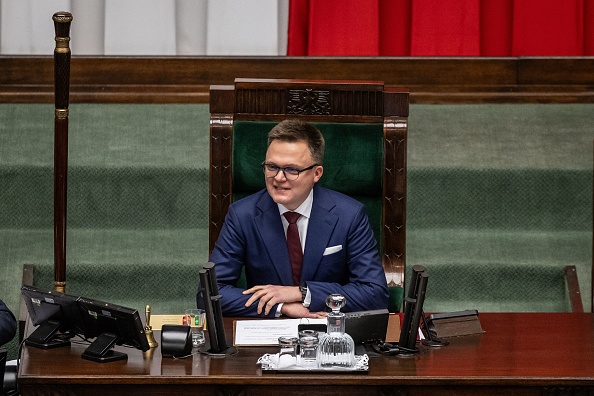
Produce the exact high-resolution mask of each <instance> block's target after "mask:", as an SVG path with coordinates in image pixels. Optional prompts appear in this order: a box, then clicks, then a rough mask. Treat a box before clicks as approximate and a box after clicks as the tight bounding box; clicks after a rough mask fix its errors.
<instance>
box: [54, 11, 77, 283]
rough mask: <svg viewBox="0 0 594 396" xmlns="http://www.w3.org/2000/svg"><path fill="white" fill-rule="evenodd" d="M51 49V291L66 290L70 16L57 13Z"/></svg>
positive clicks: (67, 13) (65, 13)
mask: <svg viewBox="0 0 594 396" xmlns="http://www.w3.org/2000/svg"><path fill="white" fill-rule="evenodd" d="M52 19H53V20H54V28H55V31H56V48H55V49H54V89H55V91H54V94H55V104H56V108H55V113H54V289H55V290H56V291H58V292H62V293H63V292H64V291H65V290H66V194H67V178H68V97H69V91H70V24H71V22H72V14H70V13H69V12H63V11H60V12H56V13H55V14H54V16H53V18H52Z"/></svg>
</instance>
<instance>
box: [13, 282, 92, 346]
mask: <svg viewBox="0 0 594 396" xmlns="http://www.w3.org/2000/svg"><path fill="white" fill-rule="evenodd" d="M21 295H22V296H23V300H24V301H25V305H26V306H27V311H28V312H29V317H30V318H31V321H32V322H33V324H34V325H36V326H37V328H36V329H35V330H34V331H33V333H31V335H29V336H28V337H27V338H26V339H25V344H26V345H29V346H33V347H36V348H42V349H50V348H57V347H62V346H68V345H70V340H69V339H70V338H72V337H73V336H75V335H77V334H83V333H84V325H83V322H82V317H81V315H80V310H79V308H78V303H77V301H78V299H79V297H76V296H71V295H68V294H64V293H59V292H55V291H51V290H50V291H48V290H44V289H40V288H37V287H34V286H30V285H23V286H22V287H21Z"/></svg>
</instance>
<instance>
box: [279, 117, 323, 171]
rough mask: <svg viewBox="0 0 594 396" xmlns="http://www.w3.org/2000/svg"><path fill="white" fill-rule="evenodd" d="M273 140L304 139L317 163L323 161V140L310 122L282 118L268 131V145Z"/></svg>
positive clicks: (320, 133) (293, 140)
mask: <svg viewBox="0 0 594 396" xmlns="http://www.w3.org/2000/svg"><path fill="white" fill-rule="evenodd" d="M274 140H281V141H285V142H298V141H304V142H306V143H307V146H308V147H309V152H310V153H311V157H312V158H313V160H314V162H315V163H316V164H317V165H322V164H323V162H324V148H325V145H326V143H325V141H324V136H322V132H320V130H319V129H318V128H316V127H315V126H313V125H312V124H310V123H308V122H305V121H299V120H284V121H282V122H280V123H279V124H277V125H276V126H275V127H274V128H272V129H271V130H270V132H268V145H269V146H270V143H272V142H273V141H274Z"/></svg>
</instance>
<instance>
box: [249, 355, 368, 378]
mask: <svg viewBox="0 0 594 396" xmlns="http://www.w3.org/2000/svg"><path fill="white" fill-rule="evenodd" d="M257 364H259V365H260V366H261V367H262V371H263V372H291V373H299V372H301V373H334V374H335V373H357V374H361V373H367V371H368V370H369V357H368V356H367V354H363V355H355V365H354V366H353V367H349V368H344V367H331V368H322V367H304V366H300V365H299V364H294V365H291V366H284V367H277V366H278V353H267V354H265V355H263V356H261V357H260V358H259V359H258V361H257Z"/></svg>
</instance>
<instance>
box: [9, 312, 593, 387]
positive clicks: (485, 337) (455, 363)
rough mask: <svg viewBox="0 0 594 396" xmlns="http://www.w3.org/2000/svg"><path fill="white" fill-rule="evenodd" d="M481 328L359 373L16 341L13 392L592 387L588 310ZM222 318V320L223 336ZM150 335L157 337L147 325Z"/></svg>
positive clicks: (253, 351) (528, 316)
mask: <svg viewBox="0 0 594 396" xmlns="http://www.w3.org/2000/svg"><path fill="white" fill-rule="evenodd" d="M479 319H480V322H481V325H482V327H483V330H484V331H485V332H484V333H482V334H477V335H471V336H463V337H457V338H450V339H449V341H450V345H448V346H445V347H441V348H433V349H429V348H427V347H423V349H422V351H421V353H420V354H419V355H416V356H413V357H404V356H371V355H370V363H369V371H368V372H367V373H366V374H346V373H345V374H326V373H324V374H302V373H294V374H293V373H290V374H286V373H282V374H280V373H274V372H262V370H261V369H260V367H259V366H258V365H257V364H256V361H257V359H258V358H259V357H260V356H262V355H263V354H265V353H275V352H276V348H274V347H240V348H238V352H237V354H235V355H232V356H226V357H222V358H221V357H207V356H204V355H193V356H191V357H189V358H187V359H166V358H162V357H161V352H160V349H159V348H156V349H154V350H151V351H149V352H147V353H144V354H143V353H142V352H141V351H139V350H136V349H131V348H121V347H117V349H118V350H121V351H124V352H126V353H127V354H128V360H127V361H118V362H113V363H104V364H100V363H94V362H90V361H87V360H83V359H81V357H80V355H81V353H82V352H83V350H84V349H85V347H86V345H84V344H77V343H74V342H73V344H72V346H71V347H69V348H58V349H53V350H41V349H36V348H31V347H27V346H24V347H23V350H22V354H21V366H20V370H19V381H20V390H21V394H22V395H90V396H92V395H102V396H103V395H112V394H113V395H127V396H132V395H173V394H180V395H181V394H184V395H283V396H288V395H304V394H306V395H308V396H312V395H331V394H332V395H333V394H337V395H341V396H343V395H345V396H346V395H353V396H354V395H357V396H361V395H411V396H412V395H470V394H481V395H491V394H493V395H495V394H496V395H578V394H579V395H581V394H585V395H589V394H594V315H592V314H589V313H483V314H480V315H479ZM232 327H233V326H232V319H230V318H226V319H225V329H226V331H227V333H228V337H227V339H228V340H231V339H232V336H231V329H232ZM156 338H157V341H160V335H159V333H158V332H156Z"/></svg>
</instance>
